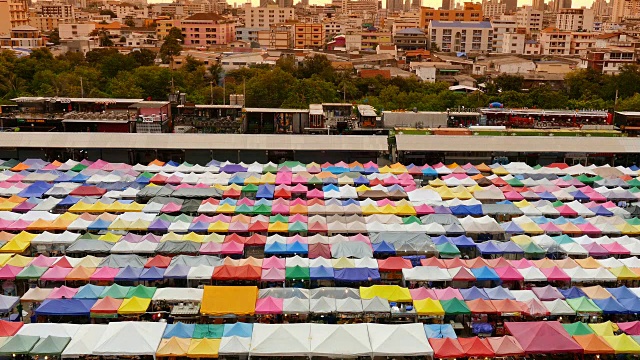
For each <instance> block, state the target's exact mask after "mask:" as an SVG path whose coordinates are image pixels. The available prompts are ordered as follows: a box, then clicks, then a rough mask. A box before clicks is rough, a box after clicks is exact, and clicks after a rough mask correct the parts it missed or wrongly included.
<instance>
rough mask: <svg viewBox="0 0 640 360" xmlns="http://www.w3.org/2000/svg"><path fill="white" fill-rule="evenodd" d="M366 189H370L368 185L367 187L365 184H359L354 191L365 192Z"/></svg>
mask: <svg viewBox="0 0 640 360" xmlns="http://www.w3.org/2000/svg"><path fill="white" fill-rule="evenodd" d="M367 190H371V188H370V187H368V186H367V185H360V186H358V187H357V188H356V191H357V192H359V193H361V192H365V191H367Z"/></svg>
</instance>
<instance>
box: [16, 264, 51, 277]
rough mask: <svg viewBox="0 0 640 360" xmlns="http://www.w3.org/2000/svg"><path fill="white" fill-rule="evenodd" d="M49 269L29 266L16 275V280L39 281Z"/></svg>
mask: <svg viewBox="0 0 640 360" xmlns="http://www.w3.org/2000/svg"><path fill="white" fill-rule="evenodd" d="M47 270H49V268H46V267H40V266H35V265H29V266H27V267H26V268H24V269H22V271H20V272H19V273H18V275H16V279H40V277H41V276H42V274H44V273H45V272H46V271H47Z"/></svg>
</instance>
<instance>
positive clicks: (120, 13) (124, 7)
mask: <svg viewBox="0 0 640 360" xmlns="http://www.w3.org/2000/svg"><path fill="white" fill-rule="evenodd" d="M105 8H106V9H108V10H111V11H113V12H114V13H115V14H116V17H117V18H118V19H125V18H139V19H145V18H148V17H149V11H148V8H147V7H146V6H144V7H138V6H137V5H134V4H131V3H127V2H120V1H118V2H109V3H107V5H106V6H105Z"/></svg>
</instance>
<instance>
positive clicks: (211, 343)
mask: <svg viewBox="0 0 640 360" xmlns="http://www.w3.org/2000/svg"><path fill="white" fill-rule="evenodd" d="M221 340H222V339H191V343H190V344H189V350H188V351H187V356H188V357H192V358H217V357H218V350H220V341H221Z"/></svg>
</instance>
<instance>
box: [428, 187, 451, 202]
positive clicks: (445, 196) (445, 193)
mask: <svg viewBox="0 0 640 360" xmlns="http://www.w3.org/2000/svg"><path fill="white" fill-rule="evenodd" d="M432 189H433V190H435V191H436V192H437V193H438V194H440V197H441V198H442V200H451V199H453V198H454V197H456V196H455V194H454V193H453V191H451V189H449V188H448V187H446V186H441V187H437V188H432Z"/></svg>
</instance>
